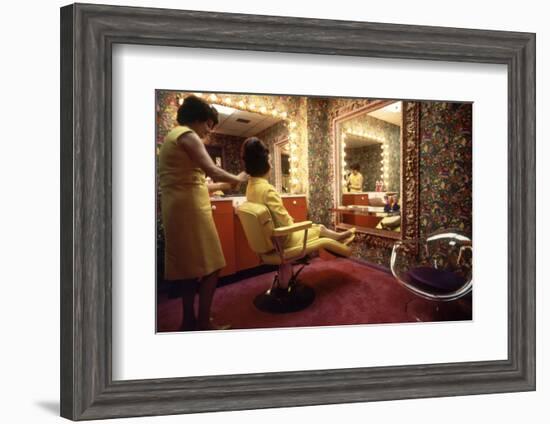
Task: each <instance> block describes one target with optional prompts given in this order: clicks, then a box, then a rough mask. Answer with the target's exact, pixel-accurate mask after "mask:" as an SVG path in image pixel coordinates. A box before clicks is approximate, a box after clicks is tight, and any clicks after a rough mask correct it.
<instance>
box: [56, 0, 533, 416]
mask: <svg viewBox="0 0 550 424" xmlns="http://www.w3.org/2000/svg"><path fill="white" fill-rule="evenodd" d="M534 65H535V36H534V34H529V33H511V32H501V31H482V30H464V29H455V28H438V27H418V26H405V25H394V24H392V25H389V24H374V23H366V22H348V21H330V20H317V19H302V18H300V19H299V18H281V17H268V16H253V15H239V14H222V13H205V12H195V11H179V10H164V9H147V8H128V7H113V6H99V5H86V4H75V5H70V6H66V7H64V8H62V9H61V81H62V84H61V100H62V101H61V104H62V109H61V136H62V140H61V190H62V192H61V202H62V203H61V214H62V216H61V219H62V228H61V249H62V250H61V257H62V259H61V276H62V282H61V297H62V305H61V323H62V327H61V348H62V349H61V353H62V358H61V361H62V366H61V370H62V371H61V413H62V416H64V417H66V418H70V419H73V420H81V419H97V418H114V417H130V416H145V415H166V414H179V413H193V412H205V411H223V410H237V409H254V408H270V407H284V406H300V405H317V404H328V403H344V402H364V401H375V400H388V399H405V398H418V397H430V396H453V395H462V394H480V393H499V392H511V391H527V390H534V388H535V306H534V305H535V210H534V208H532V207H530V206H529V205H531V204H533V203H534V199H535V126H534V123H535V67H534ZM488 169H490V171H491V172H490V173H489V172H487V170H488ZM243 171H246V172H243ZM207 177H208V179H207ZM182 258H183V259H182ZM211 317H212V318H213V319H214V321H211V320H210V318H211ZM223 324H229V325H230V328H227V327H223V326H222V325H223ZM222 328H223V329H222ZM197 330H199V331H197ZM220 346H223V347H224V348H223V352H221V351H220ZM190 347H191V348H190ZM175 353H176V355H175ZM174 357H177V358H178V359H179V360H178V361H175V360H174ZM146 358H149V359H151V358H155V360H153V361H149V362H150V363H149V364H145V362H146ZM266 358H269V360H266ZM285 358H287V359H285ZM288 358H292V360H289V359H288ZM176 362H177V363H176Z"/></svg>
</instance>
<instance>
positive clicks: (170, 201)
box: [159, 126, 225, 280]
mask: <svg viewBox="0 0 550 424" xmlns="http://www.w3.org/2000/svg"><path fill="white" fill-rule="evenodd" d="M191 131H193V130H191V129H190V128H189V127H185V126H178V127H176V128H174V129H173V130H172V131H170V132H169V133H168V135H167V136H166V137H165V139H164V143H163V144H162V147H161V149H160V157H159V182H160V190H161V208H162V223H163V226H164V237H165V260H164V278H165V279H166V280H184V279H191V278H198V277H204V276H206V275H208V274H211V273H212V272H214V271H216V270H218V269H220V268H223V267H224V266H225V258H224V256H223V251H222V247H221V244H220V239H219V237H218V232H217V230H216V225H215V224H214V218H213V217H212V208H211V205H210V197H209V195H208V187H207V185H206V178H205V173H204V171H203V170H202V169H201V168H200V167H199V166H198V165H197V164H196V163H195V162H193V161H192V160H191V158H190V157H189V155H188V154H187V153H186V152H185V150H184V148H183V146H181V145H180V144H179V142H178V141H177V140H178V138H179V137H180V136H181V135H182V134H185V133H188V132H191Z"/></svg>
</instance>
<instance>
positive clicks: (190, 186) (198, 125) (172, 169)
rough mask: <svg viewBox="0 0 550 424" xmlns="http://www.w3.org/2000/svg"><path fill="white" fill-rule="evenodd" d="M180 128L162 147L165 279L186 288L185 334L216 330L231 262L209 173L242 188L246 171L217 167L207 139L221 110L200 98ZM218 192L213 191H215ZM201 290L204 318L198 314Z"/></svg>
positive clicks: (185, 111) (185, 110) (180, 117)
mask: <svg viewBox="0 0 550 424" xmlns="http://www.w3.org/2000/svg"><path fill="white" fill-rule="evenodd" d="M177 122H178V124H179V125H178V126H176V127H175V128H174V129H172V130H171V131H170V132H169V133H168V135H167V136H166V138H165V139H164V143H163V145H162V147H161V149H160V157H159V182H160V189H161V209H162V223H163V226H164V232H165V266H164V274H165V275H164V278H165V280H167V281H170V282H172V283H173V284H178V285H180V286H181V291H182V293H183V323H182V326H181V329H182V330H195V329H199V330H210V329H213V328H214V327H213V325H212V324H211V322H210V308H211V306H212V299H213V297H214V291H215V290H216V285H217V282H218V275H219V272H220V270H221V269H222V268H223V267H224V266H225V258H224V255H223V251H222V248H221V244H220V239H219V237H218V233H217V231H216V226H215V224H214V219H213V216H212V209H211V205H210V197H209V194H208V186H207V183H206V175H208V176H210V177H212V178H213V179H215V180H216V181H222V182H226V183H230V184H231V185H237V184H239V183H243V182H245V181H247V179H248V176H247V175H246V173H244V172H241V173H240V174H239V175H233V174H230V173H229V172H226V171H224V170H223V169H221V168H219V167H218V166H216V164H215V163H214V162H213V161H212V159H211V158H210V156H209V154H208V152H207V151H206V147H205V145H204V142H203V139H204V137H205V136H206V135H208V133H209V132H210V131H212V129H213V128H214V127H215V125H216V124H217V123H218V112H217V111H216V109H214V108H213V107H212V106H210V105H209V104H208V103H207V102H205V101H204V100H202V99H200V98H199V97H196V96H189V97H186V98H185V100H184V102H183V104H182V105H181V106H180V108H179V109H178V114H177ZM211 188H213V187H211ZM197 288H198V295H199V310H198V318H197V317H196V316H195V312H194V300H195V294H196V292H197Z"/></svg>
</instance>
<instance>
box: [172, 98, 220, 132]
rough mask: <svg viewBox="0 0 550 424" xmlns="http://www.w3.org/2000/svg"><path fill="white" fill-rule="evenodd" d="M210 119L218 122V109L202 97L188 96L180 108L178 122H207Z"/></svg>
mask: <svg viewBox="0 0 550 424" xmlns="http://www.w3.org/2000/svg"><path fill="white" fill-rule="evenodd" d="M209 119H211V120H212V121H214V125H217V124H218V111H217V110H216V109H215V108H214V107H213V106H210V105H209V104H208V102H206V101H205V100H203V99H201V98H200V97H197V96H194V95H190V96H187V97H186V98H185V99H184V100H183V103H182V105H181V106H180V107H179V109H178V118H177V120H178V123H179V124H180V125H187V124H192V123H193V122H206V121H208V120H209Z"/></svg>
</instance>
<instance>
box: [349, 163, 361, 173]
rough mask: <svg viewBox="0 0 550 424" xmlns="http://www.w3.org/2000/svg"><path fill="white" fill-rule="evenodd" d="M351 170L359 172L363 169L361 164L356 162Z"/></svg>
mask: <svg viewBox="0 0 550 424" xmlns="http://www.w3.org/2000/svg"><path fill="white" fill-rule="evenodd" d="M351 170H352V171H357V172H359V171H360V170H361V166H360V165H359V164H358V163H354V164H353V165H351Z"/></svg>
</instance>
